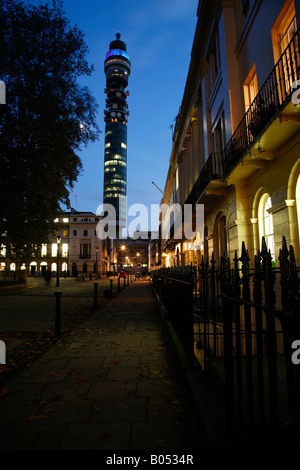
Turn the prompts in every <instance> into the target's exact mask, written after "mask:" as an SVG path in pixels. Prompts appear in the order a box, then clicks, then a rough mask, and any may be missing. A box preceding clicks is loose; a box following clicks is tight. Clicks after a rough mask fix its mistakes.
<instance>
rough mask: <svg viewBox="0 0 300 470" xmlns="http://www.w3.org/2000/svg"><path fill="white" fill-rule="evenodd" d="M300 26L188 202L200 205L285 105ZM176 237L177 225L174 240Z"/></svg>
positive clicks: (299, 61)
mask: <svg viewBox="0 0 300 470" xmlns="http://www.w3.org/2000/svg"><path fill="white" fill-rule="evenodd" d="M299 36H300V29H298V31H297V32H296V33H295V35H294V37H293V38H292V39H291V41H290V43H289V45H288V46H287V48H286V49H285V51H284V52H283V54H282V55H281V57H280V59H279V61H278V62H277V64H276V65H275V67H274V69H273V70H272V72H271V73H270V75H269V77H268V78H267V80H266V81H265V83H264V84H263V86H262V88H261V89H260V91H259V93H258V94H257V96H256V97H255V99H254V101H253V102H252V103H251V105H250V107H249V109H248V111H247V112H246V114H245V115H244V117H243V119H242V120H241V122H240V124H239V125H238V127H237V129H236V130H235V132H234V134H233V135H232V137H231V138H230V140H229V142H228V143H227V145H226V146H225V148H224V150H223V152H222V153H211V154H210V155H209V157H208V159H207V161H206V162H205V165H204V167H203V168H202V170H201V172H200V175H199V177H198V179H197V180H196V182H195V184H194V186H193V188H192V190H191V192H190V193H189V195H188V197H187V199H186V200H185V203H184V204H196V203H197V202H198V200H199V198H200V197H201V195H202V194H203V193H204V191H205V190H206V189H207V188H208V186H209V184H210V182H211V181H212V180H222V179H225V178H227V177H228V176H229V174H230V172H231V171H232V169H233V168H234V167H235V166H236V165H237V164H238V163H239V162H240V161H241V160H242V159H243V157H244V156H245V155H246V154H247V153H248V152H249V150H250V149H251V147H252V146H253V145H254V144H255V142H257V140H258V139H259V138H260V136H261V135H262V134H263V133H264V132H265V130H266V129H267V127H268V126H269V125H270V124H271V123H272V122H273V121H274V120H275V119H276V117H277V116H278V115H279V113H280V112H281V111H282V110H283V109H284V108H285V106H286V105H287V104H288V102H289V100H290V99H291V96H292V94H293V92H294V91H295V88H294V87H295V86H296V85H297V84H298V83H297V81H298V80H300V54H299V42H300V40H299ZM173 236H174V224H173V226H172V227H171V229H170V239H169V241H170V240H171V239H172V237H173Z"/></svg>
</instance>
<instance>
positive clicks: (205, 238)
mask: <svg viewBox="0 0 300 470" xmlns="http://www.w3.org/2000/svg"><path fill="white" fill-rule="evenodd" d="M197 17H198V19H197V25H196V30H195V35H194V41H193V45H192V51H191V61H190V66H189V70H188V74H187V80H186V86H185V90H184V95H183V98H182V103H181V106H180V110H179V113H178V116H177V119H176V124H175V127H174V133H173V145H172V151H171V156H170V165H169V170H168V175H167V178H166V183H165V188H164V193H165V196H164V197H163V199H162V201H161V202H162V203H164V204H165V205H166V206H167V205H169V201H170V200H171V201H172V202H173V203H177V204H179V206H180V207H183V206H184V205H185V204H192V205H193V211H194V213H195V207H196V204H203V208H204V224H203V227H202V233H201V234H198V233H195V234H194V235H193V236H192V237H183V238H180V237H178V236H177V234H176V233H175V231H174V225H173V229H171V230H170V233H169V234H168V235H167V236H165V237H164V236H162V260H163V266H174V265H189V264H190V263H193V264H194V263H198V264H199V263H200V261H201V257H202V255H203V256H204V259H210V258H211V255H212V253H214V256H215V260H216V267H218V266H219V265H220V257H221V256H222V255H223V254H224V253H227V254H228V255H229V256H230V258H231V259H233V257H234V254H235V250H237V253H238V255H239V254H240V253H241V247H242V242H243V241H244V242H245V244H246V248H247V249H248V251H249V257H250V260H251V261H253V259H254V255H255V254H256V253H257V251H258V250H259V249H260V248H261V240H262V237H265V240H266V243H267V247H268V249H269V250H270V251H271V254H272V257H273V261H274V263H276V264H278V255H279V248H280V247H281V242H282V236H283V235H285V237H286V241H287V244H288V245H290V244H292V245H293V246H294V249H295V254H296V259H297V263H298V265H299V264H300V250H299V240H300V239H299V236H300V228H299V223H300V139H299V137H300V132H299V131H300V127H299V126H300V94H299V83H300V82H299V80H300V54H299V29H298V25H299V23H300V8H299V2H298V1H297V2H296V1H294V0H286V1H283V0H262V1H255V0H241V1H229V2H223V1H220V0H212V1H210V2H203V1H199V6H198V11H197ZM166 158H169V157H166ZM175 217H176V216H174V217H173V219H172V223H173V222H174V218H175ZM163 221H164V214H162V223H163ZM198 235H199V236H198ZM197 238H198V239H197Z"/></svg>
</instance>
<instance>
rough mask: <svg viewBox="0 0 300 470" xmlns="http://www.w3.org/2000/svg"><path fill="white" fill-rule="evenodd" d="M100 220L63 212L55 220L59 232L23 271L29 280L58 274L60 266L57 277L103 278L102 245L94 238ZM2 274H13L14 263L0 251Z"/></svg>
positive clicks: (85, 214)
mask: <svg viewBox="0 0 300 470" xmlns="http://www.w3.org/2000/svg"><path fill="white" fill-rule="evenodd" d="M99 221H100V216H97V215H96V214H94V213H92V212H78V211H75V210H74V209H72V210H71V211H67V212H63V213H61V214H60V215H59V217H58V218H57V219H56V220H55V222H57V224H58V231H57V233H54V234H53V236H51V237H50V238H49V240H47V241H46V240H45V243H44V244H42V246H41V249H40V252H37V253H36V254H35V255H34V256H33V257H32V260H31V261H30V262H29V263H28V266H26V265H23V266H22V268H21V269H23V270H26V271H27V274H28V275H29V276H39V275H43V274H44V273H45V271H50V272H51V273H52V275H53V276H54V275H56V273H57V262H58V263H59V273H60V276H81V275H85V276H91V277H92V276H93V277H96V276H97V275H101V274H102V275H105V274H106V271H107V259H105V256H103V255H102V241H101V240H100V239H99V238H98V237H97V232H96V228H97V224H98V222H99ZM1 255H2V256H1V258H2V259H1V265H0V266H1V271H3V272H5V271H6V272H12V271H15V269H16V265H15V263H14V260H13V259H8V258H6V256H5V255H6V253H5V248H3V249H2V251H1Z"/></svg>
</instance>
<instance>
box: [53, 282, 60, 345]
mask: <svg viewBox="0 0 300 470" xmlns="http://www.w3.org/2000/svg"><path fill="white" fill-rule="evenodd" d="M54 295H55V297H56V301H55V336H56V337H57V338H60V334H61V331H60V327H61V306H60V299H61V296H62V292H60V291H56V292H54Z"/></svg>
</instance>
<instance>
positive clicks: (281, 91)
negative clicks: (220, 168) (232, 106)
mask: <svg viewBox="0 0 300 470" xmlns="http://www.w3.org/2000/svg"><path fill="white" fill-rule="evenodd" d="M299 31H300V29H298V31H297V32H296V33H295V35H294V36H293V38H292V39H291V41H290V43H289V45H288V46H287V48H286V49H285V51H284V52H283V53H282V55H281V57H280V59H279V60H278V62H277V64H276V65H275V67H274V69H273V70H272V72H271V73H270V75H269V76H268V78H267V80H266V81H265V83H264V84H263V86H262V87H261V89H260V91H259V92H258V94H257V96H256V97H255V99H254V101H253V102H252V103H251V105H250V107H249V109H248V111H247V112H246V114H245V115H244V117H243V119H242V120H241V122H240V124H239V125H238V127H237V129H236V130H235V132H234V134H233V135H232V137H231V139H230V140H229V142H228V143H227V145H226V146H225V148H224V151H223V164H224V176H228V174H229V173H230V171H231V170H232V168H233V167H234V166H235V165H236V164H237V163H238V162H239V161H240V160H241V158H243V156H244V155H245V153H246V152H248V151H249V147H251V146H252V145H253V143H254V142H255V141H256V140H257V139H258V138H259V136H260V135H261V134H262V133H263V132H264V130H265V128H266V126H267V125H269V124H270V123H271V122H272V121H273V120H274V119H275V117H276V115H277V113H278V112H280V110H282V108H283V107H284V106H285V104H286V102H287V100H288V99H290V97H291V94H292V93H293V90H294V88H293V86H294V85H295V83H296V81H297V80H299V79H300V55H299Z"/></svg>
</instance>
